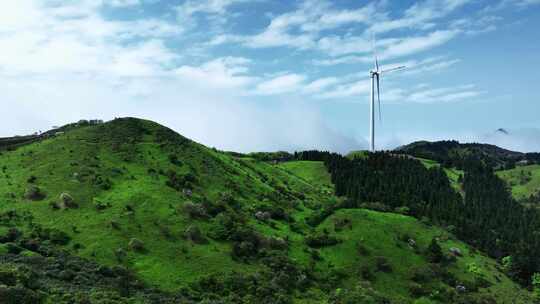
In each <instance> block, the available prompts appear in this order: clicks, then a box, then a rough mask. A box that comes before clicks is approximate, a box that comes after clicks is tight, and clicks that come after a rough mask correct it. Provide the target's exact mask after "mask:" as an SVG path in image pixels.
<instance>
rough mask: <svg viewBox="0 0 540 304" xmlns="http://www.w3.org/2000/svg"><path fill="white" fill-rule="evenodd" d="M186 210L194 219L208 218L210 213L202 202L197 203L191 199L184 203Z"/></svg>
mask: <svg viewBox="0 0 540 304" xmlns="http://www.w3.org/2000/svg"><path fill="white" fill-rule="evenodd" d="M183 209H184V212H185V213H186V214H187V215H188V216H189V217H190V218H193V219H201V218H207V217H208V214H207V212H206V208H204V206H203V205H201V204H196V203H193V202H191V201H187V202H185V203H184V205H183Z"/></svg>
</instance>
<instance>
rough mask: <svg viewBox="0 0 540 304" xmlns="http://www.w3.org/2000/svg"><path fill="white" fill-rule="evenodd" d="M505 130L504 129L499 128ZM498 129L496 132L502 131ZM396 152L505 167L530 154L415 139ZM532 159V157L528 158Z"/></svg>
mask: <svg viewBox="0 0 540 304" xmlns="http://www.w3.org/2000/svg"><path fill="white" fill-rule="evenodd" d="M499 130H503V131H504V132H506V131H505V130H504V129H499ZM503 131H498V132H503ZM395 151H396V152H400V153H404V154H409V155H412V156H415V157H420V158H427V159H431V160H435V161H437V162H440V163H441V164H443V165H448V166H454V167H458V168H459V167H461V166H462V163H463V161H465V160H467V159H468V158H471V157H472V158H476V159H480V160H482V161H483V162H484V163H485V164H487V165H489V166H491V167H493V168H496V169H500V168H505V167H508V166H512V165H514V164H515V163H516V162H519V161H524V160H529V158H531V157H530V156H531V154H525V153H521V152H516V151H510V150H507V149H503V148H500V147H497V146H494V145H489V144H480V143H459V142H458V141H436V142H429V141H417V142H414V143H412V144H409V145H405V146H402V147H399V148H397V149H396V150H395ZM530 160H531V161H532V159H530Z"/></svg>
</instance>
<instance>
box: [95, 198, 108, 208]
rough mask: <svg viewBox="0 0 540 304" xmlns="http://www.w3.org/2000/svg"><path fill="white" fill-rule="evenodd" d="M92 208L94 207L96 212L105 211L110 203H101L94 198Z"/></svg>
mask: <svg viewBox="0 0 540 304" xmlns="http://www.w3.org/2000/svg"><path fill="white" fill-rule="evenodd" d="M94 207H96V209H97V210H105V209H107V208H109V207H111V203H109V202H102V201H100V200H97V199H95V198H94Z"/></svg>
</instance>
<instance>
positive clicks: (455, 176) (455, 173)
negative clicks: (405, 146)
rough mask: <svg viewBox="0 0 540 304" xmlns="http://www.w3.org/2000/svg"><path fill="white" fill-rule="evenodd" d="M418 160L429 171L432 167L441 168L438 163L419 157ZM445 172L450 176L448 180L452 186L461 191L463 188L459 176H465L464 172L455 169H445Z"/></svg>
mask: <svg viewBox="0 0 540 304" xmlns="http://www.w3.org/2000/svg"><path fill="white" fill-rule="evenodd" d="M417 159H418V160H420V161H421V162H422V164H423V165H424V166H425V167H426V168H428V169H429V168H431V167H435V166H437V167H438V166H440V164H439V163H438V162H436V161H434V160H431V159H426V158H419V157H417ZM443 170H444V172H445V173H446V175H447V176H448V179H449V180H450V184H451V185H452V187H454V188H455V189H457V190H460V189H461V186H460V184H459V182H458V180H459V176H460V175H463V174H464V173H463V171H462V170H458V169H455V168H444V169H443Z"/></svg>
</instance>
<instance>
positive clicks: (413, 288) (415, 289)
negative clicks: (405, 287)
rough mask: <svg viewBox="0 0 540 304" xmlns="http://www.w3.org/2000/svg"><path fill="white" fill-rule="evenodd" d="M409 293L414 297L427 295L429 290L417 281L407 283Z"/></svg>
mask: <svg viewBox="0 0 540 304" xmlns="http://www.w3.org/2000/svg"><path fill="white" fill-rule="evenodd" d="M409 293H410V294H411V295H412V296H413V297H415V298H420V297H423V296H427V295H429V294H430V290H429V289H428V288H426V287H424V286H422V285H420V284H418V283H411V284H410V285H409Z"/></svg>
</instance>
